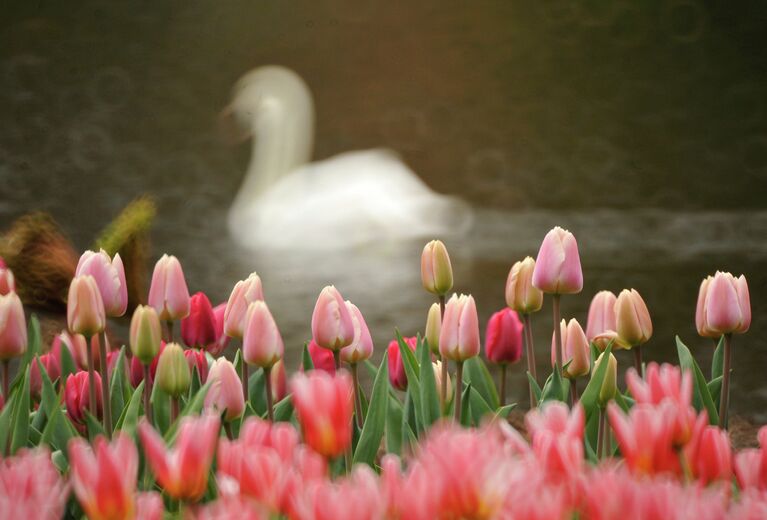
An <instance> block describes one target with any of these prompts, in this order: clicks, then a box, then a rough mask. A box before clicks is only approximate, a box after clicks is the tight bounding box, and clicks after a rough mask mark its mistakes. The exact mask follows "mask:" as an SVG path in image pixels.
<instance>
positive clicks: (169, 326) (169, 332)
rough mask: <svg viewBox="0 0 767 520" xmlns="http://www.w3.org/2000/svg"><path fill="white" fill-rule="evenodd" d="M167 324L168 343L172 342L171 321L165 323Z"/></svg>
mask: <svg viewBox="0 0 767 520" xmlns="http://www.w3.org/2000/svg"><path fill="white" fill-rule="evenodd" d="M166 323H167V324H168V343H172V342H173V320H168V321H167V322H166Z"/></svg>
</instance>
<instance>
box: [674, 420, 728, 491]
mask: <svg viewBox="0 0 767 520" xmlns="http://www.w3.org/2000/svg"><path fill="white" fill-rule="evenodd" d="M696 430H697V431H696V432H695V434H694V435H693V438H692V440H691V442H690V443H689V445H688V446H687V448H686V449H685V454H684V455H685V457H686V460H687V461H689V463H690V464H691V468H690V469H691V470H692V473H693V476H694V477H696V478H697V479H698V481H699V482H700V483H701V484H703V485H705V484H709V483H711V482H714V481H717V480H721V481H724V482H727V483H728V485H729V481H730V479H732V473H733V469H732V450H731V449H730V437H729V435H727V432H726V431H724V430H720V429H719V428H717V427H716V426H708V425H706V424H705V422H704V421H698V424H696Z"/></svg>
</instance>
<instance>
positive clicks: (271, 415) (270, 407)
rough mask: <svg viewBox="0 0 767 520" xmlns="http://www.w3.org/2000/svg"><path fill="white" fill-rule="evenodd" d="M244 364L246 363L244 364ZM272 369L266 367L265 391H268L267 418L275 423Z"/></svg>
mask: <svg viewBox="0 0 767 520" xmlns="http://www.w3.org/2000/svg"><path fill="white" fill-rule="evenodd" d="M243 364H244V363H243ZM271 375H272V367H264V389H265V390H266V416H267V417H268V418H269V420H270V421H271V422H274V404H273V403H272V377H271Z"/></svg>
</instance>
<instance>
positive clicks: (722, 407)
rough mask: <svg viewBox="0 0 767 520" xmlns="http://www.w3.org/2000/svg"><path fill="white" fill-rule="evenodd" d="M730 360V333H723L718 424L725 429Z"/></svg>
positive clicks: (728, 401)
mask: <svg viewBox="0 0 767 520" xmlns="http://www.w3.org/2000/svg"><path fill="white" fill-rule="evenodd" d="M731 362H732V334H725V335H724V367H723V371H722V395H721V396H720V397H719V426H720V427H721V428H722V429H724V430H726V429H727V420H728V417H727V414H728V413H729V407H730V364H731Z"/></svg>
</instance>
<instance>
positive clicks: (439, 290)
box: [421, 240, 453, 296]
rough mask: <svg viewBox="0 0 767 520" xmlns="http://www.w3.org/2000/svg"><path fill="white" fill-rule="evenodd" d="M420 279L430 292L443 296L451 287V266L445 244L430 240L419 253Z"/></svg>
mask: <svg viewBox="0 0 767 520" xmlns="http://www.w3.org/2000/svg"><path fill="white" fill-rule="evenodd" d="M421 281H422V282H423V287H424V289H426V290H427V291H429V292H430V293H432V294H436V295H438V296H445V295H446V294H447V293H448V292H449V291H450V289H452V288H453V267H452V266H451V265H450V256H449V255H448V254H447V248H446V247H445V244H443V243H442V241H440V240H432V241H431V242H429V243H428V244H426V246H425V247H424V248H423V252H422V253H421Z"/></svg>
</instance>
